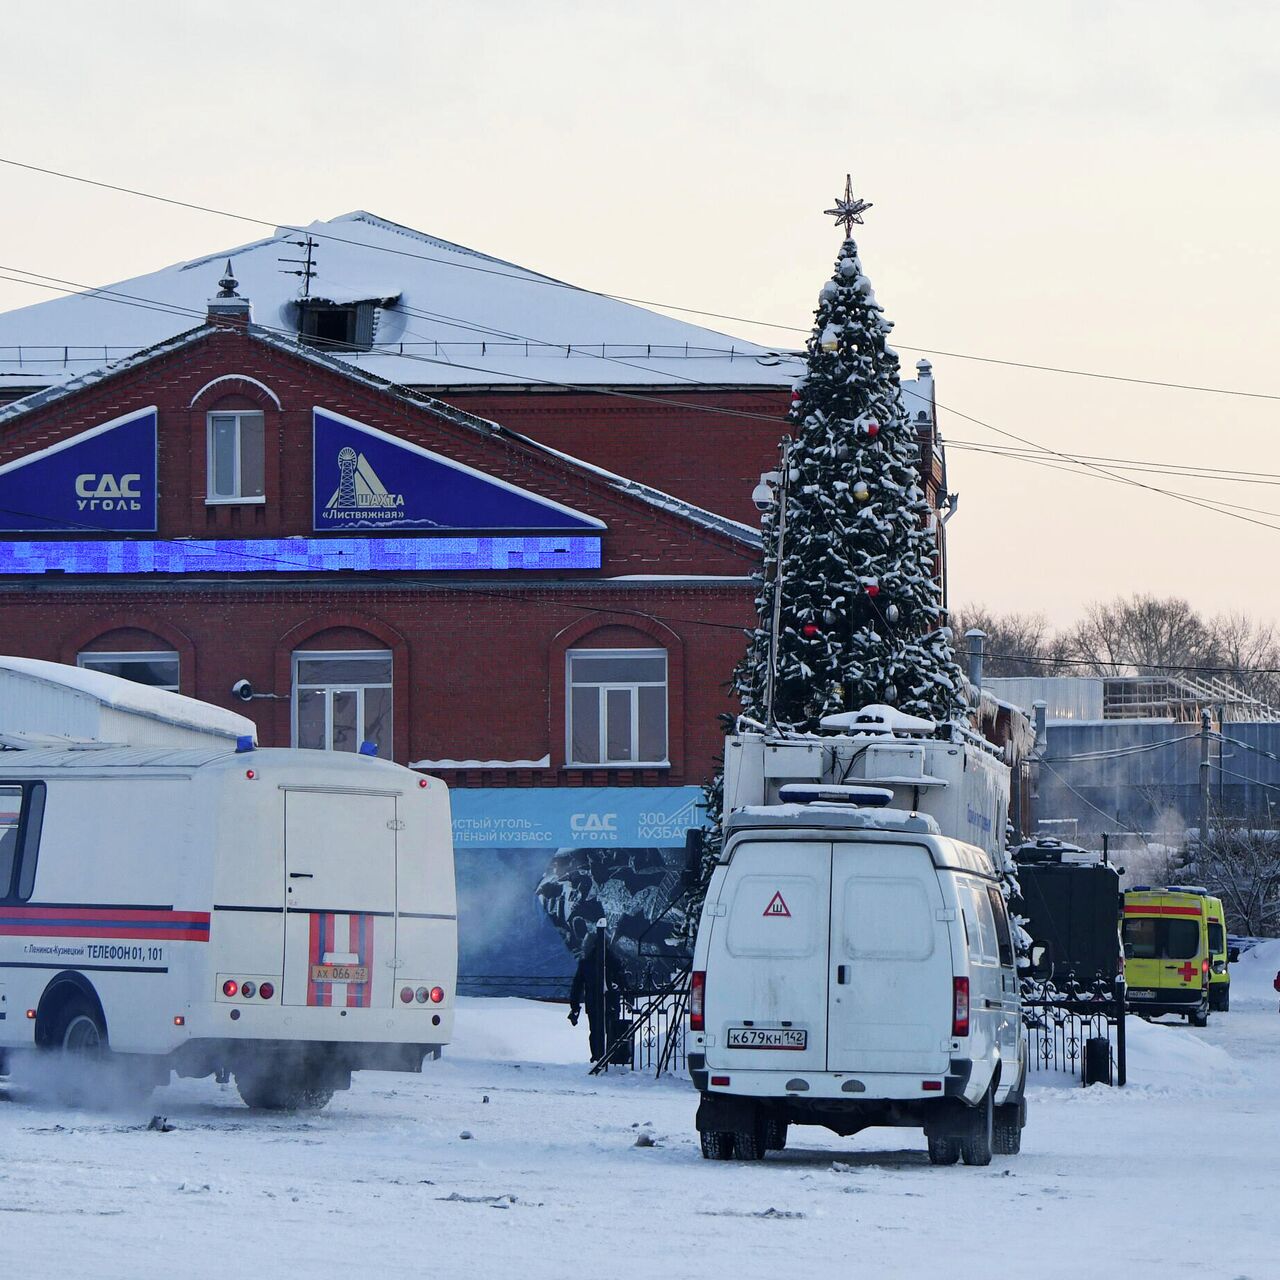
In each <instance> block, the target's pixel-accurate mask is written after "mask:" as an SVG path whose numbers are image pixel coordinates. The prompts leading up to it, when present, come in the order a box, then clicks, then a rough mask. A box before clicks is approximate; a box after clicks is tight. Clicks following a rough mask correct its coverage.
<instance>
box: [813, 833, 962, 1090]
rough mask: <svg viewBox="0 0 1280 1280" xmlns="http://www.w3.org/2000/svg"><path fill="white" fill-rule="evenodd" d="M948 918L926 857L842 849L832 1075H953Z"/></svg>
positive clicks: (836, 853) (918, 852)
mask: <svg viewBox="0 0 1280 1280" xmlns="http://www.w3.org/2000/svg"><path fill="white" fill-rule="evenodd" d="M945 915H946V912H945V911H944V910H943V900H942V890H941V889H940V887H939V885H938V873H937V871H936V870H935V869H934V865H933V859H932V858H931V857H930V855H929V851H928V850H927V849H924V848H922V847H921V846H918V845H899V844H895V845H874V844H837V845H835V847H834V850H833V855H832V873H831V940H830V965H829V969H830V987H829V990H830V1017H829V1020H828V1031H827V1035H828V1045H827V1069H828V1070H829V1071H849V1072H855V1073H857V1072H873V1071H900V1072H907V1073H911V1074H915V1073H921V1074H934V1073H943V1072H945V1071H946V1070H947V1067H948V1063H949V1055H948V1053H947V1051H946V1050H945V1049H944V1047H943V1046H944V1044H945V1043H946V1040H947V1038H948V1036H949V1035H950V1032H951V1014H952V989H951V979H952V959H951V938H950V934H949V932H948V928H949V925H948V922H947V921H946V920H944V919H942V918H941V917H943V916H945ZM951 927H954V926H951Z"/></svg>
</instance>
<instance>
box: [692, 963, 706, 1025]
mask: <svg viewBox="0 0 1280 1280" xmlns="http://www.w3.org/2000/svg"><path fill="white" fill-rule="evenodd" d="M706 1029H707V972H706V970H705V969H698V970H695V972H694V974H693V980H692V981H691V982H690V984H689V1030H690V1031H705V1030H706Z"/></svg>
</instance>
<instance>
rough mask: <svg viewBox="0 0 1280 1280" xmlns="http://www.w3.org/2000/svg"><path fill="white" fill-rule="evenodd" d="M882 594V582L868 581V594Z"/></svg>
mask: <svg viewBox="0 0 1280 1280" xmlns="http://www.w3.org/2000/svg"><path fill="white" fill-rule="evenodd" d="M879 594H880V584H879V583H878V582H868V583H867V595H869V596H878V595H879Z"/></svg>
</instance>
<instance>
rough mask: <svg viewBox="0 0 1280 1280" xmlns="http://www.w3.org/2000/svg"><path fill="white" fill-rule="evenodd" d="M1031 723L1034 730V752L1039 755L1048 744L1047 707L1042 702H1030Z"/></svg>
mask: <svg viewBox="0 0 1280 1280" xmlns="http://www.w3.org/2000/svg"><path fill="white" fill-rule="evenodd" d="M1031 723H1032V724H1033V725H1034V726H1035V731H1036V746H1035V750H1036V754H1037V755H1041V754H1043V752H1044V749H1045V747H1047V746H1048V745H1049V707H1048V704H1047V703H1044V702H1033V703H1032V704H1031Z"/></svg>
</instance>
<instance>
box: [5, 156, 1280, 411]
mask: <svg viewBox="0 0 1280 1280" xmlns="http://www.w3.org/2000/svg"><path fill="white" fill-rule="evenodd" d="M0 164H5V165H9V166H11V167H12V168H15V169H25V170H27V171H28V172H30V173H40V174H44V175H45V176H47V177H51V178H61V179H64V180H65V181H68V182H78V183H82V184H84V185H85V186H90V187H98V188H100V189H102V190H105V191H116V192H119V193H121V194H123V195H130V196H136V197H137V198H139V199H142V200H152V201H155V202H156V203H159V204H167V205H172V206H174V207H175V208H179V209H190V210H193V211H195V212H197V213H210V214H214V215H215V216H217V217H220V218H231V219H234V220H235V221H237V222H247V223H252V224H253V225H255V226H260V227H267V228H269V229H270V230H272V231H277V230H278V231H284V232H287V233H288V234H290V235H295V234H304V233H305V234H307V235H310V236H312V237H313V238H314V239H316V240H329V241H332V242H334V243H336V244H347V245H352V246H354V247H356V248H359V249H372V250H374V251H376V252H382V253H391V254H395V255H396V256H397V257H403V258H416V259H418V260H420V261H423V262H434V263H437V264H439V265H441V266H446V267H453V268H456V269H457V270H461V271H475V272H479V273H481V274H483V275H493V276H504V277H506V278H507V279H511V280H517V281H521V282H523V283H525V284H538V285H543V286H547V287H550V288H556V289H569V290H572V291H573V292H574V293H582V294H590V295H592V296H594V297H598V298H607V299H609V300H610V301H612V302H626V303H630V304H632V305H634V306H642V307H659V308H661V309H662V310H664V311H679V312H682V313H684V314H686V315H697V316H704V317H707V318H710V319H715V320H728V321H730V322H732V323H734V324H749V325H756V326H759V327H761V328H766V329H778V330H783V331H786V332H788V333H808V332H809V329H807V328H804V327H802V326H800V325H792V324H780V323H777V322H776V321H772V320H760V319H753V318H751V317H749V316H737V315H730V314H728V313H725V312H720V311H709V310H705V309H703V308H699V307H685V306H679V305H677V304H676V303H672V302H661V301H657V300H655V299H652V298H636V297H629V296H628V295H626V294H620V293H606V292H604V291H603V290H598V289H584V288H582V287H581V286H580V285H573V284H568V283H566V282H565V281H563V280H556V279H554V278H553V277H551V276H545V275H541V274H540V273H534V272H525V271H524V270H523V269H521V270H518V271H503V270H499V269H498V268H496V267H482V266H480V265H478V264H477V263H473V262H460V261H457V260H455V259H453V258H442V257H439V256H437V255H434V254H427V253H414V252H413V251H411V250H408V249H397V248H394V247H393V246H391V245H381V244H368V243H366V242H365V241H362V240H353V239H350V238H349V237H346V236H339V235H335V234H333V233H332V232H323V231H317V230H316V229H315V228H314V227H302V226H295V225H293V224H291V223H286V222H273V221H269V220H267V219H266V218H257V217H253V216H252V215H250V214H244V213H234V212H232V211H231V210H229V209H218V208H215V207H213V206H211V205H204V204H197V203H195V202H193V201H189V200H177V199H174V198H173V197H171V196H162V195H157V194H156V193H155V192H151V191H143V190H140V189H139V188H137V187H126V186H123V185H120V184H118V183H114V182H103V181H100V180H98V179H96V178H86V177H84V176H83V175H81V174H75V173H67V172H64V171H63V170H60V169H51V168H47V167H45V166H43V165H36V164H27V163H25V162H23V161H21V160H14V159H11V158H9V157H6V156H0ZM491 261H500V260H497V259H491ZM505 265H507V266H514V265H515V264H513V263H507V264H505ZM896 345H899V346H901V347H902V350H904V351H915V352H920V353H923V354H925V355H933V356H944V357H946V358H947V359H951V360H972V361H977V362H979V363H982V364H995V365H1004V366H1006V367H1008V368H1014V369H1031V370H1034V371H1037V372H1040V373H1057V374H1064V375H1067V376H1069V377H1075V378H1096V379H1099V380H1101V381H1105V382H1127V383H1132V384H1135V385H1137V386H1143V387H1165V388H1168V389H1170V390H1175V391H1198V392H1202V393H1204V394H1207V395H1218V396H1240V397H1243V398H1245V399H1250V400H1280V393H1274V392H1264V391H1244V390H1241V389H1239V388H1233V387H1211V386H1206V385H1200V384H1197V383H1185V382H1171V381H1167V380H1164V379H1159V378H1134V377H1129V376H1127V375H1124V374H1118V373H1100V372H1098V371H1096V370H1090V369H1071V368H1067V367H1064V366H1060V365H1050V364H1035V363H1032V362H1030V361H1024V360H1004V359H1000V358H998V357H995V356H978V355H971V354H967V353H965V352H960V351H944V350H942V349H941V348H939V347H913V346H908V345H906V344H905V343H900V344H896ZM780 354H781V353H780Z"/></svg>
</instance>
